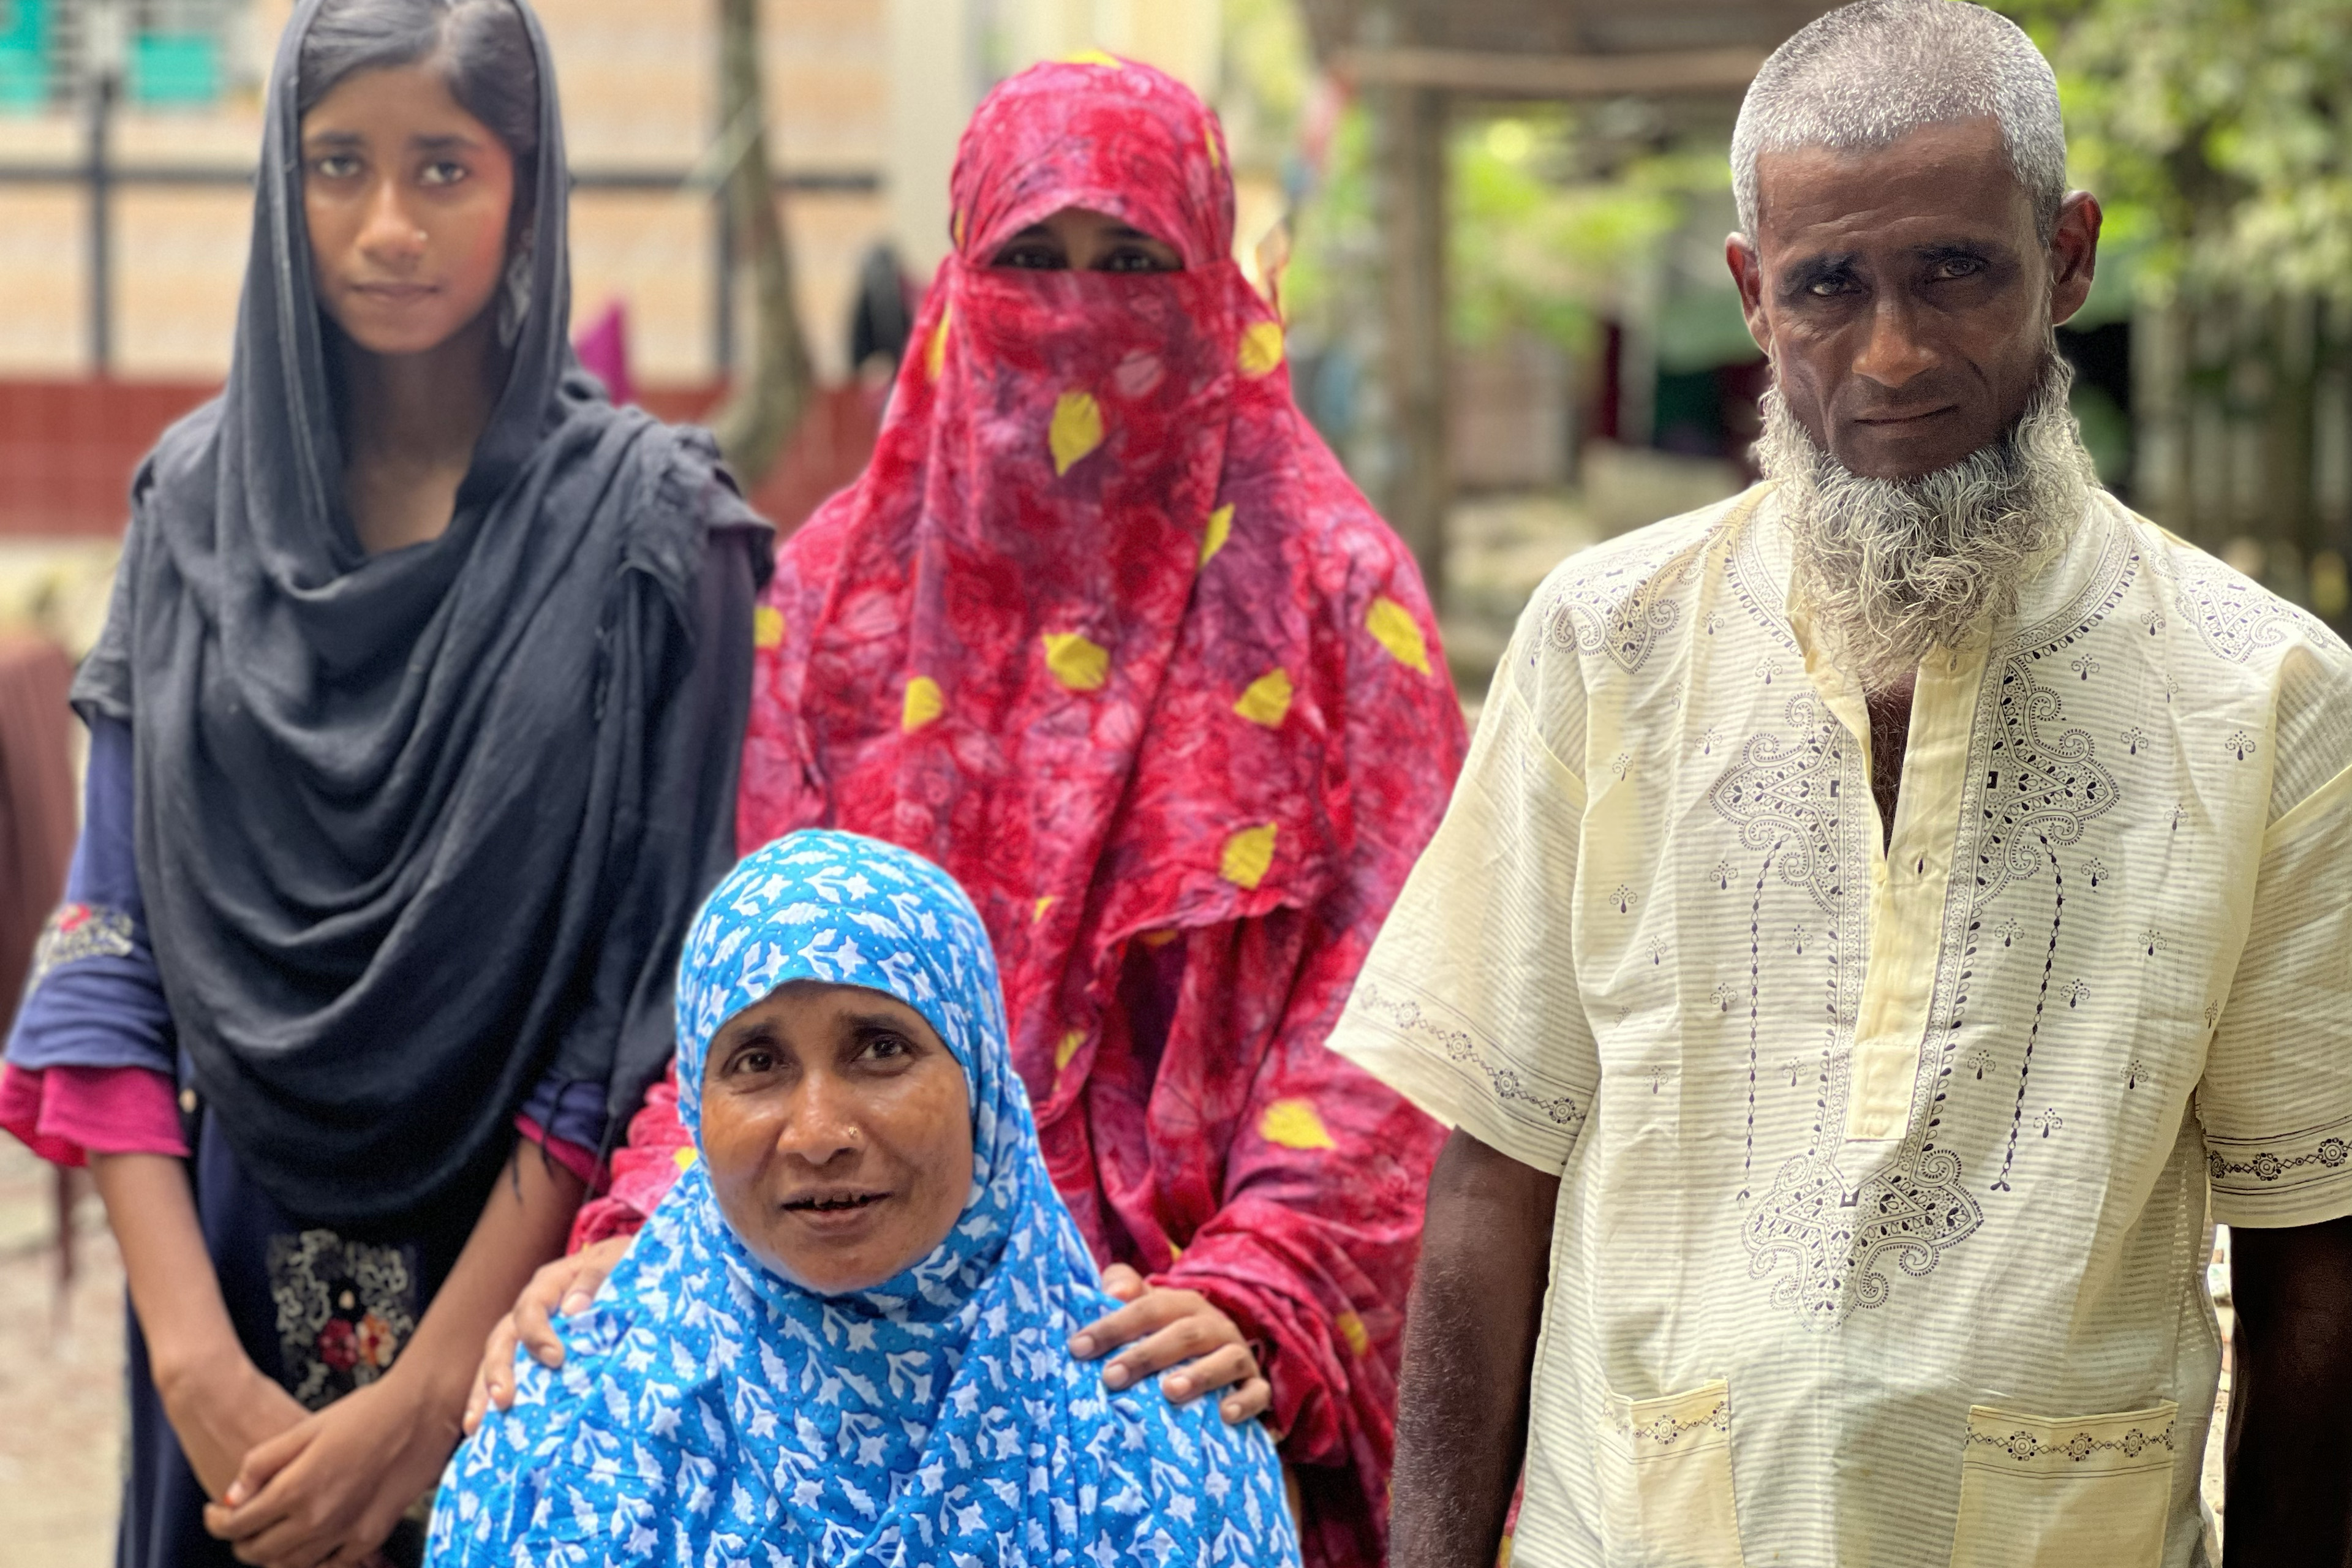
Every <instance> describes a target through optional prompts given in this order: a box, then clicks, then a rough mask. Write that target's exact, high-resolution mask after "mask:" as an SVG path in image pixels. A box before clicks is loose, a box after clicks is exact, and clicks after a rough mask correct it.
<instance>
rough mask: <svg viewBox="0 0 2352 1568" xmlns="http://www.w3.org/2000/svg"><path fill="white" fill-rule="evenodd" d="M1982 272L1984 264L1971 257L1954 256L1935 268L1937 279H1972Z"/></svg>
mask: <svg viewBox="0 0 2352 1568" xmlns="http://www.w3.org/2000/svg"><path fill="white" fill-rule="evenodd" d="M1983 270H1984V263H1983V262H1981V261H1979V260H1978V259H1977V258H1975V257H1973V256H1955V257H1952V258H1950V259H1948V260H1947V261H1944V262H1941V263H1939V264H1938V265H1937V268H1936V276H1937V277H1938V278H1973V277H1975V276H1976V275H1977V274H1978V273H1979V272H1981V271H1983Z"/></svg>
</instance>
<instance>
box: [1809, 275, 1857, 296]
mask: <svg viewBox="0 0 2352 1568" xmlns="http://www.w3.org/2000/svg"><path fill="white" fill-rule="evenodd" d="M1852 289H1853V284H1851V283H1849V282H1847V281H1846V280H1845V279H1843V278H1823V279H1819V280H1817V281H1815V282H1811V283H1808V284H1806V285H1805V292H1806V293H1808V294H1811V296H1812V297H1813V298H1814V299H1816V300H1834V299H1835V298H1837V297H1838V296H1839V295H1840V294H1844V293H1849V292H1851V291H1852Z"/></svg>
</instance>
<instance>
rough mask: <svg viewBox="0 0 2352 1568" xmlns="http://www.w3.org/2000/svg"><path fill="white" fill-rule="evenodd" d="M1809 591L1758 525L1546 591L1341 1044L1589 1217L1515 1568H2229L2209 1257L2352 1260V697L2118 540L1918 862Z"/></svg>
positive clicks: (1919, 801)
mask: <svg viewBox="0 0 2352 1568" xmlns="http://www.w3.org/2000/svg"><path fill="white" fill-rule="evenodd" d="M1789 582H1790V543H1789V535H1788V532H1787V530H1786V528H1785V527H1784V526H1783V525H1782V524H1781V523H1780V521H1779V517H1778V508H1777V506H1776V504H1775V503H1774V502H1773V501H1772V500H1770V499H1769V488H1764V487H1759V489H1756V490H1751V491H1749V492H1748V494H1747V495H1746V496H1744V497H1741V498H1738V500H1734V501H1732V502H1727V503H1725V504H1724V505H1721V506H1718V507H1715V508H1711V509H1709V510H1706V511H1703V512H1699V513H1696V514H1694V515H1692V516H1690V517H1686V518H1682V519H1677V520H1674V521H1668V522H1664V523H1661V524H1659V525H1658V526H1656V527H1654V528H1650V529H1645V530H1643V531H1641V532H1639V533H1635V534H1632V535H1629V536H1627V537H1626V538H1623V539H1621V540H1617V541H1615V542H1612V543H1609V544H1606V545H1603V546H1601V547H1599V548H1597V549H1594V550H1591V551H1588V552H1584V553H1582V554H1580V555H1578V556H1576V557H1574V558H1573V559H1571V560H1570V561H1569V562H1567V563H1565V564H1563V565H1562V566H1561V567H1560V568H1559V570H1558V571H1556V572H1555V573H1553V574H1552V575H1551V577H1550V578H1549V580H1548V581H1547V582H1546V584H1544V586H1543V587H1542V589H1540V590H1539V591H1538V594H1537V595H1536V597H1535V599H1534V601H1533V603H1532V604H1531V605H1529V607H1528V611H1527V613H1526V615H1525V616H1524V617H1523V618H1522V620H1521V622H1520V626H1519V629H1518V633H1517V637H1516V638H1515V640H1514V642H1513V645H1512V647H1511V651H1510V653H1509V655H1508V656H1507V658H1506V661H1505V663H1504V665H1503V668H1501V670H1500V671H1499V672H1498V673H1497V674H1496V678H1495V685H1494V690H1493V693H1492V695H1491V696H1490V698H1489V700H1488V701H1487V704H1486V714H1485V719H1484V721H1483V723H1482V725H1481V727H1480V730H1479V733H1478V737H1477V741H1476V743H1475V747H1474V749H1473V751H1472V753H1471V759H1470V763H1469V765H1468V768H1467V770H1466V771H1465V773H1464V775H1463V778H1462V782H1461V784H1460V786H1459V787H1458V789H1457V790H1456V792H1455V795H1454V801H1453V805H1452V806H1451V808H1450V810H1449V812H1448V815H1447V816H1446V819H1445V823H1444V827H1443V829H1442V830H1441V831H1440V832H1439V834H1438V836H1437V837H1436V839H1435V840H1434V841H1433V843H1432V844H1431V846H1430V847H1429V849H1428V851H1427V852H1426V854H1425V855H1424V856H1423V858H1422V859H1421V861H1420V863H1419V865H1418V867H1417V868H1416V869H1415V870H1414V872H1413V874H1412V880H1411V881H1410V882H1409V883H1408V884H1407V886H1406V889H1405V891H1404V894H1403V897H1402V900H1400V902H1399V903H1398V904H1397V907H1396V910H1395V912H1394V913H1393V914H1392V915H1391V917H1390V920H1389V921H1388V924H1387V926H1386V928H1385V929H1384V931H1382V933H1381V937H1380V939H1379V942H1378V943H1377V945H1376V946H1375V947H1374V949H1373V951H1372V954H1371V957H1370V962H1368V963H1366V965H1365V967H1364V970H1363V973H1362V976H1361V978H1360V981H1359V983H1358V985H1357V988H1356V991H1355V994H1354V997H1353V999H1352V1001H1351V1002H1350V1004H1349V1010H1348V1013H1347V1015H1346V1016H1345V1018H1344V1020H1343V1022H1342V1024H1341V1026H1340V1027H1339V1031H1338V1033H1337V1034H1336V1035H1335V1036H1334V1037H1333V1039H1332V1042H1331V1043H1332V1045H1333V1047H1334V1048H1336V1049H1338V1050H1339V1051H1340V1052H1342V1053H1343V1054H1345V1055H1347V1056H1349V1057H1350V1058H1354V1059H1355V1060H1356V1061H1358V1062H1360V1063H1361V1064H1362V1065H1363V1066H1365V1067H1366V1068H1370V1070H1371V1071H1372V1072H1374V1073H1376V1074H1378V1075H1379V1076H1380V1077H1381V1078H1383V1079H1386V1080H1387V1081H1388V1082H1390V1083H1391V1084H1393V1085H1395V1086H1396V1087H1397V1088H1398V1089H1402V1091H1403V1092H1405V1093H1406V1094H1408V1095H1409V1096H1411V1097H1412V1099H1413V1100H1415V1101H1416V1102H1417V1103H1418V1104H1420V1105H1421V1106H1422V1107H1423V1109H1425V1110H1428V1111H1430V1112H1431V1113H1432V1114H1433V1115H1435V1116H1437V1117H1439V1118H1441V1119H1443V1120H1444V1121H1447V1122H1449V1123H1451V1124H1454V1125H1456V1126H1460V1127H1462V1128H1465V1129H1466V1130H1467V1131H1470V1132H1471V1133H1472V1134H1474V1135H1475V1136H1476V1137H1477V1138H1479V1139H1480V1140H1482V1141H1483V1142H1486V1143H1488V1144H1490V1145H1492V1146H1493V1147H1495V1148H1496V1149H1498V1150H1501V1151H1503V1152H1506V1153H1508V1154H1510V1155H1511V1156H1513V1157H1514V1158H1516V1159H1518V1160H1521V1161H1523V1162H1525V1163H1528V1164H1530V1165H1533V1166H1537V1167H1538V1168H1540V1169H1543V1170H1547V1171H1557V1172H1559V1173H1560V1175H1561V1185H1560V1193H1559V1217H1558V1221H1557V1226H1556V1229H1555V1233H1554V1239H1553V1253H1552V1258H1553V1262H1552V1273H1551V1279H1550V1289H1549V1296H1548V1298H1547V1300H1546V1304H1545V1309H1544V1330H1543V1334H1542V1338H1541V1341H1540V1343H1539V1345H1538V1351H1537V1356H1536V1368H1535V1378H1534V1395H1533V1403H1534V1412H1533V1420H1532V1423H1531V1431H1530V1435H1529V1437H1528V1468H1527V1492H1526V1502H1525V1506H1524V1508H1523V1510H1522V1512H1521V1514H1520V1516H1519V1523H1518V1529H1517V1537H1516V1540H1515V1546H1514V1554H1515V1562H1516V1563H1517V1565H1518V1568H1553V1565H1559V1568H1591V1565H1602V1564H1606V1565H1608V1568H1620V1565H1623V1568H1634V1565H1640V1568H1653V1565H1655V1568H1664V1565H1667V1564H1674V1565H1685V1564H1691V1565H1698V1568H1719V1565H1723V1564H1734V1563H1747V1564H1749V1565H1751V1568H1762V1565H1763V1564H1768V1563H1775V1564H1789V1565H1791V1568H1806V1565H1813V1564H1822V1565H1828V1564H1836V1565H1839V1568H1910V1565H1917V1568H1930V1565H1934V1568H1941V1565H1942V1564H1945V1563H1955V1564H1963V1565H1966V1568H2034V1565H2042V1564H2048V1565H2053V1568H2055V1565H2060V1564H2063V1568H2109V1565H2114V1568H2123V1565H2126V1564H2128V1565H2131V1568H2156V1565H2158V1564H2163V1565H2165V1568H2180V1565H2185V1564H2192V1563H2200V1562H2202V1561H2203V1559H2204V1555H2205V1551H2206V1548H2205V1546H2204V1544H2203V1541H2204V1531H2203V1528H2202V1522H2201V1519H2200V1502H2199V1498H2198V1477H2199V1471H2200V1463H2201V1460H2202V1454H2203V1447H2204V1443H2205V1436H2206V1427H2207V1424H2208V1420H2209V1418H2210V1411H2211V1407H2212V1404H2213V1396H2214V1385H2215V1381H2216V1375H2217V1371H2218V1365H2219V1359H2220V1358H2219V1351H2218V1340H2217V1334H2216V1331H2215V1323H2214V1319H2213V1315H2212V1310H2211V1308H2210V1303H2209V1301H2208V1300H2207V1297H2206V1294H2205V1290H2204V1286H2203V1264H2204V1260H2205V1258H2206V1257H2207V1254H2208V1250H2209V1247H2210V1227H2211V1221H2212V1220H2213V1219H2220V1220H2222V1221H2225V1222H2228V1223H2231V1224H2233V1225H2240V1226H2291V1225H2304V1224H2310V1223H2315V1222H2319V1221H2323V1220H2326V1219H2330V1218H2334V1217H2336V1216H2338V1215H2346V1214H2352V1160H2347V1152H2352V773H2347V771H2346V770H2347V763H2352V654H2347V650H2346V649H2345V647H2344V646H2343V645H2342V644H2341V643H2340V642H2338V641H2337V639H2336V637H2334V636H2333V635H2332V634H2331V633H2330V632H2328V631H2327V629H2326V627H2324V626H2321V625H2320V624H2319V623H2318V622H2316V621H2315V620H2313V619H2312V618H2311V617H2309V616H2305V614H2304V613H2302V612H2301V611H2299V610H2296V609H2294V608H2293V607H2291V606H2289V605H2286V604H2285V603H2284V602H2282V601H2281V600H2279V599H2276V598H2274V597H2273V596H2272V595H2269V594H2268V593H2266V592H2264V591H2263V589H2261V588H2259V587H2257V586H2255V585H2254V584H2252V583H2251V582H2249V581H2247V580H2246V579H2245V578H2243V577H2241V576H2239V575H2238V574H2235V573H2232V572H2231V571H2230V570H2229V569H2227V568H2226V567H2223V566H2222V565H2221V564H2220V563H2217V562H2215V561H2214V560H2212V559H2211V558H2210V557H2209V556H2206V555H2204V554H2202V553H2200V552H2198V551H2196V550H2194V549H2192V548H2190V547H2189V546H2188V545H2186V544H2184V543H2182V542H2180V541H2179V540H2177V539H2174V538H2172V537H2170V536H2169V535H2168V534H2166V533H2164V532H2163V531H2160V530H2158V528H2156V527H2154V526H2153V525H2151V524H2149V523H2148V522H2147V521H2143V520H2141V519H2139V518H2137V517H2135V516H2133V515H2132V514H2131V513H2130V512H2128V511H2126V510H2125V509H2124V508H2123V507H2122V506H2121V505H2120V504H2118V503H2116V501H2114V500H2112V499H2110V498H2107V497H2105V496H2104V495H2102V496H2099V497H2097V498H2095V500H2094V502H2093V503H2092V506H2091V509H2090V512H2089V515H2088V517H2087V518H2086V519H2085V521H2084V524H2083V526H2082V527H2081V528H2080V529H2079V530H2078V531H2076V533H2075V535H2074V538H2073V540H2072V542H2070V544H2069V545H2068V546H2067V548H2066V549H2065V551H2064V552H2063V554H2062V555H2061V556H2060V557H2059V558H2058V559H2056V560H2055V561H2054V562H2053V563H2051V564H2050V565H2049V566H2048V567H2046V568H2045V569H2044V570H2043V571H2042V573H2041V574H2039V575H2038V576H2037V577H2036V578H2035V580H2034V581H2033V582H2032V584H2030V585H2029V587H2028V588H2027V590H2026V593H2025V595H2024V602H2023V603H2022V604H2021V606H2020V609H2019V613H2018V614H2017V616H2015V617H2014V618H2013V619H2011V621H2009V622H2006V623H2004V624H2003V625H2002V626H2000V627H1998V628H1996V630H1995V632H1994V634H1993V637H1992V638H1991V641H1990V647H1979V648H1976V649H1974V650H1972V651H1967V652H1960V653H1953V654H1939V655H1937V657H1935V658H1932V659H1930V660H1929V661H1928V663H1927V667H1926V668H1923V669H1922V670H1921V672H1920V675H1919V680H1918V688H1917V693H1916V697H1915V699H1914V704H1913V709H1912V716H1911V730H1910V740H1909V745H1908V750H1907V753H1906V760H1905V763H1904V773H1903V784H1902V792H1901V798H1900V803H1899V805H1898V806H1897V809H1896V814H1895V826H1894V838H1893V847H1892V848H1891V850H1887V849H1884V848H1882V843H1883V840H1882V835H1881V828H1880V824H1879V820H1878V814H1877V808H1876V805H1875V804H1874V801H1873V798H1872V795H1871V789H1870V770H1869V759H1868V754H1867V748H1868V736H1869V723H1868V721H1867V717H1866V714H1865V710H1864V704H1863V700H1862V695H1861V693H1860V691H1859V689H1857V688H1856V687H1855V686H1854V685H1853V684H1852V683H1850V682H1848V681H1846V680H1844V679H1841V678H1840V676H1839V675H1838V674H1837V672H1836V671H1835V669H1834V668H1832V666H1831V665H1830V664H1829V663H1828V662H1827V661H1826V660H1825V659H1824V658H1821V657H1819V656H1818V655H1815V654H1812V653H1810V652H1809V651H1808V648H1809V642H1808V638H1807V637H1806V635H1805V632H1804V628H1803V622H1802V617H1801V616H1800V615H1795V614H1792V612H1791V609H1790V602H1789V600H1790V595H1789ZM2209 1200H2210V1212H2209Z"/></svg>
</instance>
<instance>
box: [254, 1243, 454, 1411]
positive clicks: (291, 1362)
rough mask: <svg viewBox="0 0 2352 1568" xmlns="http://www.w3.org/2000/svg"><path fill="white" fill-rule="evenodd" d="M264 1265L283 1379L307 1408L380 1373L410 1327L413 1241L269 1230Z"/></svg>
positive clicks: (414, 1301) (414, 1305) (414, 1302)
mask: <svg viewBox="0 0 2352 1568" xmlns="http://www.w3.org/2000/svg"><path fill="white" fill-rule="evenodd" d="M266 1267H267V1272H268V1276H269V1297H270V1300H271V1302H272V1303H273V1304H274V1305H275V1306H276V1308H277V1310H278V1351H279V1353H280V1355H281V1356H282V1357H283V1358H284V1362H285V1368H286V1378H287V1382H288V1384H289V1385H290V1391H291V1392H292V1394H293V1395H294V1397H295V1398H296V1399H297V1400H299V1401H300V1402H301V1403H302V1404H303V1405H306V1406H307V1407H309V1408H310V1409H312V1410H322V1409H324V1408H325V1407H326V1406H327V1405H331V1404H332V1403H334V1402H335V1401H336V1400H338V1399H340V1398H341V1397H342V1396H343V1395H344V1394H349V1393H351V1392H352V1390H353V1389H355V1388H364V1387H365V1386H367V1385H368V1384H371V1383H373V1382H374V1381H376V1379H378V1378H380V1377H382V1376H383V1374H384V1373H387V1372H389V1371H390V1370H392V1363H393V1360H394V1357H396V1356H397V1355H398V1354H399V1353H400V1348H401V1346H403V1345H404V1344H406V1343H407V1342H408V1337H409V1336H410V1335H411V1334H413V1333H415V1331H416V1319H417V1313H418V1310H419V1308H420V1302H419V1300H418V1291H417V1284H418V1281H417V1275H416V1248H415V1247H406V1246H402V1247H376V1246H373V1245H371V1244H369V1243H367V1242H363V1241H352V1240H350V1239H348V1238H347V1237H340V1236H337V1235H336V1234H335V1233H334V1232H333V1231H331V1230H306V1231H301V1232H299V1233H297V1234H292V1235H281V1236H273V1237H270V1238H269V1251H268V1258H267V1260H266Z"/></svg>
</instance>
